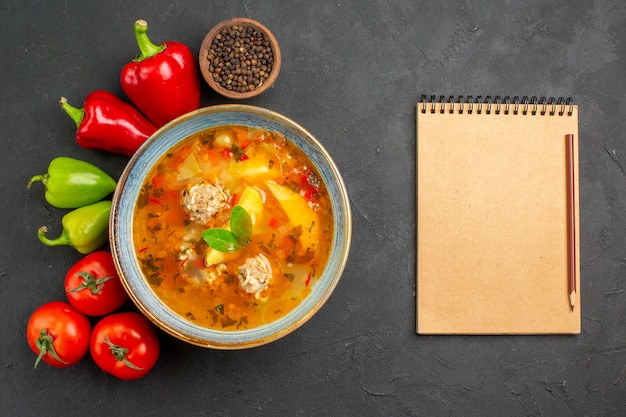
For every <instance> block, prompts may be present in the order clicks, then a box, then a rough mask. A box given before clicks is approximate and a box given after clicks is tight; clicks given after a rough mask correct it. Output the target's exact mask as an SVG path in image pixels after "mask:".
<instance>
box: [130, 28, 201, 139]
mask: <svg viewBox="0 0 626 417" xmlns="http://www.w3.org/2000/svg"><path fill="white" fill-rule="evenodd" d="M147 31H148V24H147V23H146V21H145V20H137V21H136V22H135V37H136V38H137V45H138V46H139V50H140V52H141V54H140V55H139V56H138V57H137V58H135V59H134V60H133V62H129V63H128V64H126V65H125V66H124V67H123V68H122V73H121V75H120V83H121V85H122V89H123V90H124V93H126V95H127V96H128V98H129V99H130V100H131V101H132V102H133V103H134V104H135V106H137V108H139V110H141V111H142V112H143V114H145V115H146V117H148V119H150V120H151V121H152V123H154V124H155V125H157V126H159V127H160V126H163V125H164V124H165V123H167V122H169V121H170V120H173V119H175V118H176V117H178V116H180V115H183V114H185V113H188V112H190V111H192V110H196V109H198V108H199V107H200V75H199V74H198V68H197V65H196V61H195V58H194V56H193V54H192V53H191V50H190V49H189V48H188V47H187V46H186V45H184V44H182V43H180V42H171V41H168V42H164V43H162V44H160V45H155V44H153V43H152V42H151V41H150V39H149V38H148V35H147Z"/></svg>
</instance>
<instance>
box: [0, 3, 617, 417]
mask: <svg viewBox="0 0 626 417" xmlns="http://www.w3.org/2000/svg"><path fill="white" fill-rule="evenodd" d="M136 3H137V4H135V3H133V2H117V1H113V2H95V1H94V2H35V1H5V2H3V5H2V11H1V13H0V27H1V28H2V29H1V34H2V36H1V38H0V45H1V51H0V56H1V57H2V58H1V60H2V64H1V67H2V77H1V78H0V95H1V99H0V118H1V121H0V126H1V133H0V135H1V141H2V146H3V150H2V152H1V153H0V158H2V160H1V162H0V170H1V173H2V182H1V184H0V187H1V192H0V195H1V196H2V199H0V207H1V208H2V217H3V220H2V222H1V226H0V227H1V232H0V235H1V236H2V238H1V240H0V245H1V246H0V254H1V256H2V258H1V262H0V316H1V317H2V327H1V331H0V332H1V334H2V340H1V342H0V384H1V385H0V415H2V416H34V415H50V416H68V415H72V416H74V415H75V416H85V415H97V416H104V415H123V416H183V415H184V416H206V415H221V416H256V415H268V416H288V415H304V416H309V415H311V416H320V415H331V416H417V415H420V416H437V415H446V416H496V415H498V416H528V415H533V416H539V415H541V416H570V415H571V416H616V415H623V414H624V412H626V411H625V410H626V294H625V293H624V287H625V285H626V284H625V282H624V280H625V278H624V277H625V275H626V237H625V229H626V135H625V134H624V132H625V131H626V124H625V123H626V122H625V120H626V117H625V116H626V104H624V103H625V102H624V100H625V99H626V81H625V79H626V78H625V69H626V30H625V28H626V6H625V4H624V2H622V1H618V0H614V1H596V2H591V1H577V2H570V1H565V0H563V1H527V2H526V1H511V2H465V1H443V2H438V1H430V2H427V1H417V2H416V1H355V0H336V1H333V2H328V1H321V2H309V1H302V0H296V1H293V0H289V1H287V0H285V1H280V2H271V4H270V2H258V1H249V2H244V1H233V0H231V1H221V0H220V1H211V2H207V1H187V2H180V1H154V2H150V5H149V6H148V5H145V6H142V5H139V4H141V3H142V2H136ZM238 16H247V17H251V18H255V19H257V20H259V21H261V22H262V23H264V24H265V25H267V26H268V27H269V28H270V29H271V30H272V31H273V32H274V34H275V35H276V37H277V38H278V40H279V42H280V46H281V50H282V54H283V67H282V70H281V74H280V76H279V77H278V80H277V82H276V84H275V86H274V88H273V89H271V90H270V91H269V92H267V93H266V94H265V95H263V96H260V97H259V98H256V99H251V100H248V101H246V103H248V104H253V105H258V106H263V107H267V108H270V109H272V110H276V111H278V112H280V113H283V114H285V115H286V116H288V117H290V118H292V119H294V120H296V121H298V122H299V123H300V124H302V125H303V126H304V127H306V128H307V129H308V130H310V131H311V132H312V133H313V134H315V135H316V136H317V137H318V138H319V139H320V140H321V141H322V142H323V144H324V145H325V146H326V147H327V149H328V150H329V152H330V153H331V154H332V156H333V157H334V159H335V161H336V163H337V164H338V166H339V168H340V170H341V171H342V173H343V176H344V179H345V181H346V183H347V187H348V189H349V192H350V196H351V204H352V210H353V218H354V235H353V245H352V251H351V254H350V258H349V261H348V264H347V267H346V270H345V273H344V276H343V278H342V280H341V282H340V283H339V285H338V287H337V289H336V290H335V292H334V294H333V295H332V297H331V298H330V300H329V301H328V302H327V304H326V305H325V306H324V307H323V308H322V309H321V310H320V311H319V313H318V314H317V315H315V316H314V317H313V318H312V319H311V320H310V321H309V322H308V323H307V324H305V325H304V326H303V327H302V328H300V329H299V330H297V331H296V332H295V333H293V334H291V335H289V336H287V337H284V338H282V339H280V340H278V341H276V342H274V343H271V344H269V345H265V346H262V347H259V348H254V349H251V350H243V351H216V350H207V349H202V348H199V347H195V346H191V345H188V344H185V343H183V342H181V341H178V340H177V339H174V338H172V337H169V336H167V335H165V334H164V333H161V334H160V336H161V341H162V354H161V358H160V360H159V362H158V364H157V366H156V367H155V369H154V370H153V371H152V372H151V373H150V374H149V375H148V376H147V377H146V378H144V379H142V380H139V381H135V382H123V381H120V380H117V379H115V378H114V377H111V376H107V375H106V374H105V373H103V372H102V371H100V370H99V369H98V368H97V367H96V365H95V364H94V363H93V361H91V359H90V358H88V357H87V358H85V359H84V360H83V361H82V362H80V363H79V364H78V365H76V366H74V367H72V368H69V369H64V370H60V369H54V368H51V367H49V366H45V364H44V366H40V367H38V369H37V370H34V369H33V362H34V359H35V356H34V355H33V353H32V352H31V351H30V349H29V348H28V346H27V344H26V341H25V337H24V334H25V326H26V322H27V320H28V317H29V316H30V314H31V312H32V311H33V310H34V309H35V308H36V307H38V306H39V305H41V304H43V303H45V302H47V301H52V300H62V299H64V294H63V290H62V280H63V277H64V275H65V272H66V271H67V269H68V268H69V267H70V266H71V265H72V264H73V263H74V262H76V261H77V260H78V259H79V258H80V255H79V254H78V253H77V252H75V251H73V250H72V249H71V248H49V247H45V246H43V245H42V244H40V243H39V241H38V240H37V236H36V231H37V228H38V227H39V226H41V225H44V224H46V225H58V224H59V223H60V218H61V215H62V213H63V211H62V210H58V209H55V208H53V207H51V206H49V205H48V204H46V203H45V201H44V200H43V193H42V189H41V188H39V187H37V188H36V189H35V188H33V189H31V190H30V191H29V190H27V189H26V183H27V182H28V180H29V179H30V177H31V176H32V175H35V174H40V173H43V172H45V169H46V168H47V165H48V163H49V161H50V160H51V159H52V158H54V157H56V156H61V155H67V156H72V157H75V158H79V159H85V160H88V161H90V162H92V163H95V164H96V165H99V166H102V167H103V168H105V169H106V170H107V171H108V172H110V173H111V174H114V175H119V174H120V173H121V171H122V169H123V168H124V165H125V163H126V161H127V158H126V157H123V156H119V155H113V154H107V153H106V152H100V151H88V150H85V149H82V148H80V147H79V146H78V145H77V144H76V143H75V141H74V139H73V135H74V131H75V126H74V125H73V123H72V122H71V121H70V120H69V119H68V118H67V116H66V115H65V114H64V113H63V111H62V110H61V109H60V108H59V106H58V100H59V98H60V97H61V96H65V97H67V98H68V99H69V100H70V102H72V103H75V104H80V103H82V100H83V99H84V97H85V96H86V95H87V94H88V93H89V92H91V91H92V90H95V89H105V90H109V91H111V92H114V93H116V94H118V95H120V96H122V97H123V94H122V92H121V88H120V85H119V81H118V77H119V72H120V69H121V67H122V66H123V65H124V64H125V63H126V62H127V61H128V60H130V59H132V58H133V57H134V56H135V55H136V54H137V48H136V45H135V41H134V37H133V31H132V27H133V22H134V21H135V20H136V19H138V18H142V19H145V20H147V21H148V23H149V25H150V32H149V33H150V36H151V38H152V39H153V40H154V41H158V42H160V41H164V40H169V39H173V40H178V41H182V42H185V43H187V44H188V45H189V46H190V47H191V49H192V50H193V51H194V53H197V51H198V50H199V47H200V43H201V41H202V38H203V36H204V34H205V33H206V32H207V31H208V30H209V29H210V28H211V27H212V26H213V25H215V24H216V23H218V22H220V21H222V20H224V19H226V18H230V17H238ZM422 94H429V95H430V94H437V95H439V94H445V95H448V94H455V95H458V94H463V95H470V94H473V95H479V94H482V95H486V94H491V95H502V96H504V95H510V96H514V95H519V96H523V95H528V96H534V95H535V96H556V97H558V96H572V97H573V98H574V101H575V103H576V104H578V105H579V106H580V107H579V110H580V121H579V123H580V194H581V210H580V212H581V236H582V238H581V240H582V242H581V259H582V272H581V276H582V318H583V321H582V333H581V334H580V335H576V336H511V337H508V336H478V337H462V336H449V337H427V336H418V335H416V334H415V279H416V277H415V272H414V271H415V252H416V247H415V156H414V155H415V104H416V102H417V100H419V98H420V96H421V95H422ZM225 102H230V101H229V100H227V99H223V98H220V97H219V96H216V95H215V94H213V93H212V92H211V91H209V89H208V88H204V89H203V96H202V104H203V105H211V104H217V103H225ZM549 319H550V318H549V317H546V320H549Z"/></svg>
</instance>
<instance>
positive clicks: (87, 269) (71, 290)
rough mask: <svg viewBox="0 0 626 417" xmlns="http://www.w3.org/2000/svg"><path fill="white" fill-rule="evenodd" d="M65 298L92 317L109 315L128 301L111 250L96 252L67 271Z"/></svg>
mask: <svg viewBox="0 0 626 417" xmlns="http://www.w3.org/2000/svg"><path fill="white" fill-rule="evenodd" d="M65 295H67V299H68V300H69V302H70V304H71V305H72V306H73V307H74V308H76V309H77V310H78V311H80V312H81V313H83V314H86V315H88V316H104V315H107V314H109V313H112V312H114V311H115V310H117V309H118V308H120V307H121V306H123V305H124V304H125V303H126V301H128V294H127V293H126V291H125V290H124V287H123V286H122V282H121V281H120V277H119V275H118V274H117V270H116V269H115V264H114V263H113V256H112V255H111V253H110V252H107V251H97V252H92V253H90V254H89V255H87V256H85V257H84V258H83V259H81V260H80V261H78V262H77V263H76V264H74V266H72V267H71V268H70V270H69V271H67V275H66V276H65Z"/></svg>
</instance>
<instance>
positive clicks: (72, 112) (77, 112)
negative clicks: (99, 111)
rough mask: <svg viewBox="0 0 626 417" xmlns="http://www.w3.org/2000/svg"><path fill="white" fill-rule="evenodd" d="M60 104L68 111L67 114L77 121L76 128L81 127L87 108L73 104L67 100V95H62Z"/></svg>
mask: <svg viewBox="0 0 626 417" xmlns="http://www.w3.org/2000/svg"><path fill="white" fill-rule="evenodd" d="M59 104H60V105H61V108H62V109H63V110H65V113H67V115H68V116H70V118H71V119H72V120H73V121H74V123H76V128H79V127H80V122H82V121H83V117H84V116H85V109H78V108H76V107H74V106H72V105H71V104H70V103H68V102H67V99H66V98H65V97H61V100H59Z"/></svg>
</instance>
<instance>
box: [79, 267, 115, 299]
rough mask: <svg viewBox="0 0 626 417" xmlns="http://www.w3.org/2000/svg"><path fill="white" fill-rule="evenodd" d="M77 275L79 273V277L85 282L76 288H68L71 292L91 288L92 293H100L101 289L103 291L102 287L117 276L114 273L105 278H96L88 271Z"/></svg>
mask: <svg viewBox="0 0 626 417" xmlns="http://www.w3.org/2000/svg"><path fill="white" fill-rule="evenodd" d="M76 275H78V276H79V277H81V278H82V279H83V283H82V284H80V285H79V286H78V287H76V288H72V289H70V290H68V291H69V292H78V291H81V290H84V289H89V290H90V291H91V293H92V294H99V293H100V291H102V288H103V287H104V283H105V282H107V281H108V280H110V279H113V278H115V276H114V275H111V276H108V277H104V278H96V277H94V276H93V275H92V274H90V273H89V272H87V271H82V272H79V273H78V274H76Z"/></svg>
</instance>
